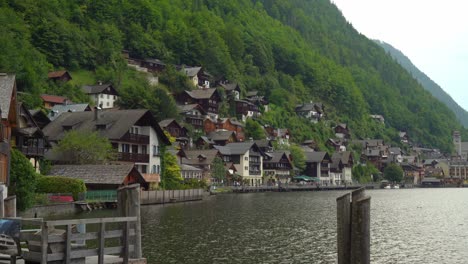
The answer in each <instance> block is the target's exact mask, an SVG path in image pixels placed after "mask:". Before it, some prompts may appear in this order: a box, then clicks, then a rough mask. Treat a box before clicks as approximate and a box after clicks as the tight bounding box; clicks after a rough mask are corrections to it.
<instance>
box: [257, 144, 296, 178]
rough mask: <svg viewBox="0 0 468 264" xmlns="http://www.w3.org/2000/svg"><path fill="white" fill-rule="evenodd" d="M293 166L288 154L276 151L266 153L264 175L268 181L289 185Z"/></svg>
mask: <svg viewBox="0 0 468 264" xmlns="http://www.w3.org/2000/svg"><path fill="white" fill-rule="evenodd" d="M292 169H293V164H292V162H291V160H290V159H289V155H288V153H286V152H284V151H275V152H268V153H265V159H264V160H263V174H264V176H265V178H266V179H267V180H270V181H278V182H281V183H287V182H289V180H290V176H291V170H292Z"/></svg>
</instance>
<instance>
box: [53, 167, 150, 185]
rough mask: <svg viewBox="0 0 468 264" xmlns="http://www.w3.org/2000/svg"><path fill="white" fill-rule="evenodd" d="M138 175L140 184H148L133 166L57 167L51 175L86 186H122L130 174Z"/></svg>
mask: <svg viewBox="0 0 468 264" xmlns="http://www.w3.org/2000/svg"><path fill="white" fill-rule="evenodd" d="M131 172H132V173H133V175H137V181H138V182H139V183H146V181H145V179H144V178H143V176H142V175H141V174H140V172H138V170H137V169H135V167H134V165H133V164H122V165H114V164H112V165H102V164H100V165H55V166H52V168H51V169H50V172H49V175H56V176H64V177H68V178H73V179H80V180H83V181H84V183H85V184H109V185H121V184H123V182H124V179H125V177H127V175H129V174H130V173H131Z"/></svg>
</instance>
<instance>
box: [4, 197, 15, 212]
mask: <svg viewBox="0 0 468 264" xmlns="http://www.w3.org/2000/svg"><path fill="white" fill-rule="evenodd" d="M3 210H4V215H5V217H16V196H15V195H13V196H8V197H7V198H6V199H5V201H4V207H3Z"/></svg>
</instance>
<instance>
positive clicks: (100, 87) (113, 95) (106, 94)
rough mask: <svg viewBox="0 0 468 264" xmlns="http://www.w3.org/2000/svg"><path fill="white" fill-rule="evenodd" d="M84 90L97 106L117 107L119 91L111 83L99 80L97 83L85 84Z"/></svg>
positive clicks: (105, 107)
mask: <svg viewBox="0 0 468 264" xmlns="http://www.w3.org/2000/svg"><path fill="white" fill-rule="evenodd" d="M83 91H84V92H85V94H87V95H88V96H89V98H90V99H91V100H92V101H93V102H94V104H95V105H96V106H99V107H100V108H102V109H107V108H114V107H116V105H115V101H117V99H118V97H119V93H118V92H117V90H116V89H115V88H114V87H113V86H112V84H110V83H108V84H103V83H102V82H99V83H98V84H97V85H86V86H83Z"/></svg>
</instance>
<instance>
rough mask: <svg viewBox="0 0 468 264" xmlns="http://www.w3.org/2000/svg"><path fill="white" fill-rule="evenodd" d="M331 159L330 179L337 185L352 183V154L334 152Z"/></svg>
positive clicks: (348, 152) (349, 152)
mask: <svg viewBox="0 0 468 264" xmlns="http://www.w3.org/2000/svg"><path fill="white" fill-rule="evenodd" d="M331 159H332V164H331V165H330V178H332V179H333V181H334V183H335V184H337V185H342V184H351V183H352V182H353V178H352V169H353V166H354V159H353V154H352V152H351V151H343V152H335V153H333V155H332V157H331Z"/></svg>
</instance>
